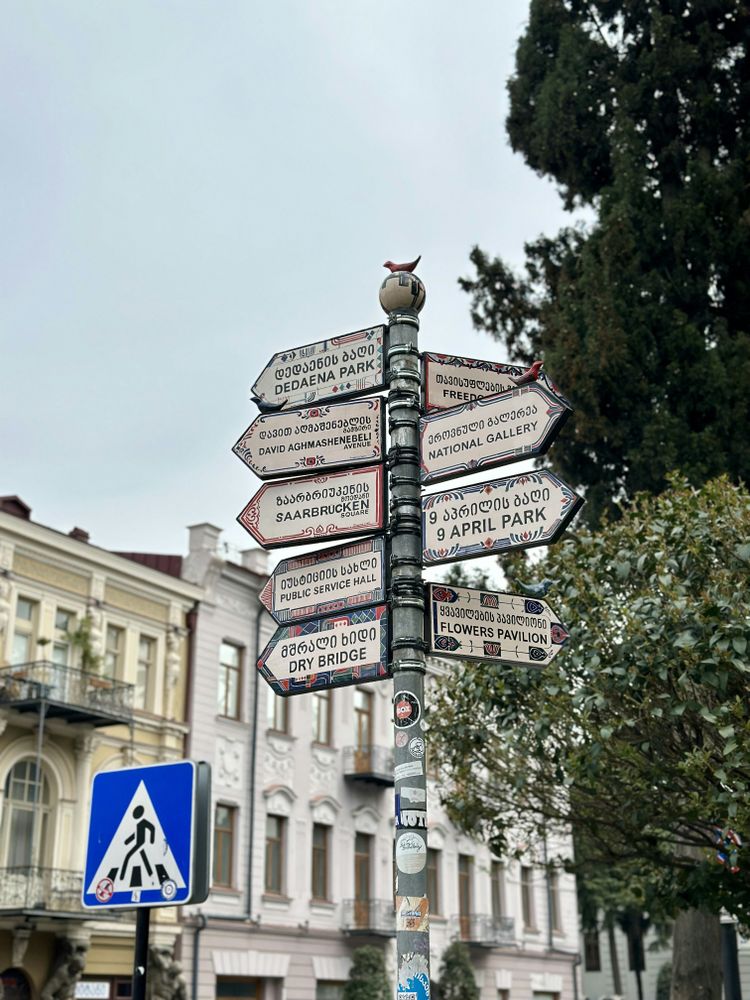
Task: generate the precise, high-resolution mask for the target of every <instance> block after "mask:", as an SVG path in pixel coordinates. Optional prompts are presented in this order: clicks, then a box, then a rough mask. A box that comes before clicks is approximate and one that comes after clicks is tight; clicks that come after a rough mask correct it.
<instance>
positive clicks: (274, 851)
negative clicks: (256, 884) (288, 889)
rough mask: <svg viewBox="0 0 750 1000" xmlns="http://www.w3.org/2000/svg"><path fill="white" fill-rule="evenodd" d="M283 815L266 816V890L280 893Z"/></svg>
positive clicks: (282, 882)
mask: <svg viewBox="0 0 750 1000" xmlns="http://www.w3.org/2000/svg"><path fill="white" fill-rule="evenodd" d="M285 823H286V821H285V819H284V817H283V816H266V876H265V889H266V892H273V893H276V894H277V895H281V893H282V892H283V891H284V833H285V829H284V827H285Z"/></svg>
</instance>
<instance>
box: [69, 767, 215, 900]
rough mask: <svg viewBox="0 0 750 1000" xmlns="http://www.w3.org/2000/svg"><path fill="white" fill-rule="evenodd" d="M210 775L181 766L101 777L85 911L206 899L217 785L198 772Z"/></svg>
mask: <svg viewBox="0 0 750 1000" xmlns="http://www.w3.org/2000/svg"><path fill="white" fill-rule="evenodd" d="M207 767H208V765H205V764H194V763H193V762H192V761H179V762H177V763H175V764H157V765H154V766H152V767H134V768H133V767H131V768H125V769H123V770H120V771H106V772H103V773H101V774H97V775H96V776H95V777H94V781H93V785H92V793H91V813H90V819H89V835H88V846H87V852H86V866H85V872H84V878H83V896H82V902H83V905H84V906H85V907H87V908H89V909H97V908H99V907H128V908H133V907H141V906H169V905H173V906H174V905H178V904H182V903H186V902H189V901H192V902H199V901H201V899H205V895H201V891H202V885H203V883H205V885H206V889H207V877H206V873H205V872H204V869H206V872H207V868H208V864H207V854H208V851H207V844H208V841H209V828H208V819H209V809H208V803H209V800H210V780H209V779H208V778H206V777H205V774H206V772H205V771H203V770H201V771H200V775H199V773H198V772H199V769H205V768H207ZM196 862H198V869H199V871H198V873H197V881H198V882H200V883H201V887H200V890H199V889H198V888H197V887H196V885H195V883H196V878H195V877H194V876H195V873H196ZM196 897H198V898H196Z"/></svg>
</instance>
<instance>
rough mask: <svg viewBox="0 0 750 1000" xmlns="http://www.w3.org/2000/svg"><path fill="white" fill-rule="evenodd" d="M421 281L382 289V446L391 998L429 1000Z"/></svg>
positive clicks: (399, 277)
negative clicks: (390, 730) (386, 498)
mask: <svg viewBox="0 0 750 1000" xmlns="http://www.w3.org/2000/svg"><path fill="white" fill-rule="evenodd" d="M424 297H425V292H424V285H423V284H422V282H421V281H420V279H419V278H417V277H416V275H414V274H411V273H408V272H405V271H397V272H396V273H394V274H391V275H389V276H388V277H387V278H386V279H385V281H384V282H383V284H382V286H381V289H380V304H381V306H382V307H383V309H384V310H385V311H386V312H387V313H388V329H389V334H388V343H389V347H388V352H387V356H386V357H387V369H388V376H387V377H388V379H389V385H390V391H389V393H388V427H389V430H390V435H391V439H390V440H391V444H390V450H389V452H388V466H389V470H390V477H389V478H390V483H389V485H390V519H389V524H390V532H389V535H390V538H389V542H388V552H389V556H390V558H389V564H390V571H391V586H390V598H391V619H392V638H391V663H392V667H391V669H392V672H393V692H394V696H393V712H394V718H393V725H394V744H395V745H394V763H395V767H394V779H395V780H394V787H395V794H396V803H395V805H396V843H395V863H396V871H395V877H396V955H397V964H396V968H397V973H398V986H397V994H396V1000H429V997H430V935H429V920H430V917H429V901H428V899H427V778H426V774H425V734H424V731H423V726H424V675H425V670H426V665H425V649H426V647H425V641H424V588H423V586H422V526H421V489H420V483H419V417H420V402H421V391H422V376H421V365H420V356H419V346H418V333H419V317H418V311H419V309H421V307H422V305H423V304H424Z"/></svg>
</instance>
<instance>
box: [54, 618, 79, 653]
mask: <svg viewBox="0 0 750 1000" xmlns="http://www.w3.org/2000/svg"><path fill="white" fill-rule="evenodd" d="M75 619H76V616H75V612H73V611H65V610H64V609H63V608H58V609H57V611H55V638H54V640H53V642H52V662H53V663H59V664H60V665H61V666H63V667H67V666H70V633H71V632H72V631H74V629H75Z"/></svg>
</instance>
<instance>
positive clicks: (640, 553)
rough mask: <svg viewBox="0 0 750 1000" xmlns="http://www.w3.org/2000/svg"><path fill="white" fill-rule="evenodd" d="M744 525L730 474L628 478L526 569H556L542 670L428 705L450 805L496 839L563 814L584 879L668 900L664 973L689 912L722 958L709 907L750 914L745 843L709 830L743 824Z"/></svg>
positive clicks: (459, 679) (468, 675) (748, 519)
mask: <svg viewBox="0 0 750 1000" xmlns="http://www.w3.org/2000/svg"><path fill="white" fill-rule="evenodd" d="M748 539H750V494H748V492H747V490H746V489H745V488H744V487H738V486H734V485H732V484H731V483H730V482H729V480H728V479H727V478H725V477H722V478H720V479H717V480H713V481H710V482H708V483H706V484H704V485H703V487H702V488H701V489H700V490H695V489H693V488H691V487H690V486H688V484H687V482H686V481H684V480H681V479H677V478H674V479H673V480H672V482H671V488H670V489H668V490H667V491H665V493H664V494H662V495H661V496H658V497H651V496H649V495H647V494H641V495H639V496H638V497H636V498H635V499H634V501H633V502H632V504H631V505H630V506H629V507H628V508H627V509H626V510H625V511H624V512H623V515H622V517H621V519H620V520H618V521H616V522H614V523H611V524H610V523H607V524H605V525H604V527H603V528H602V529H601V530H599V531H597V532H594V531H592V530H589V529H585V528H584V529H582V530H580V531H579V532H578V533H577V534H576V535H575V536H571V537H568V538H567V539H566V540H565V541H563V542H562V543H560V544H559V545H557V546H555V547H553V548H551V549H550V550H549V552H548V555H547V558H546V559H545V560H544V562H543V563H542V564H539V565H537V566H536V567H529V566H525V568H524V570H523V572H524V573H525V575H526V578H528V575H529V573H533V572H534V571H536V573H537V575H538V576H539V577H541V576H544V577H548V578H552V579H554V580H556V581H557V583H556V586H555V588H554V589H552V590H551V591H550V593H549V595H548V597H547V600H548V601H549V602H550V604H551V606H552V607H553V608H554V610H555V611H556V612H557V614H559V616H560V619H561V621H562V622H564V623H565V624H566V625H568V626H569V627H570V629H571V638H570V642H569V648H568V649H567V651H566V652H564V653H563V654H561V655H560V656H558V657H557V658H556V659H555V660H553V661H552V662H551V663H549V664H548V665H547V666H546V667H545V668H543V669H540V670H528V669H521V668H513V667H507V666H501V665H496V664H483V665H482V666H481V668H477V667H476V666H466V667H465V668H464V669H462V670H456V671H451V672H449V673H448V674H447V675H446V676H445V677H444V678H442V679H441V681H440V683H439V685H438V689H437V692H436V697H435V700H434V706H435V707H434V710H433V711H432V712H431V715H430V728H431V736H432V746H433V749H434V750H435V751H436V752H437V753H438V756H439V758H440V759H441V763H442V765H443V767H444V769H445V770H446V773H447V776H448V777H449V778H450V782H451V791H450V792H449V794H448V800H447V805H448V808H449V812H450V814H451V816H452V818H453V819H454V820H455V821H457V822H458V823H459V824H460V825H461V826H463V827H464V828H466V829H470V830H473V831H474V832H475V833H476V832H479V833H480V835H483V836H485V837H487V838H488V839H489V841H490V843H491V844H492V845H493V848H494V850H496V851H497V852H500V853H504V854H509V853H510V854H512V853H513V845H514V844H515V843H516V842H517V840H518V831H519V830H520V831H521V835H522V836H523V835H524V834H526V835H527V839H533V837H534V836H535V835H536V836H539V835H540V834H541V832H542V831H543V830H544V828H545V827H546V828H547V829H550V828H552V829H554V828H555V827H558V828H559V829H560V830H567V829H571V828H572V830H573V834H574V837H575V840H576V847H577V851H578V857H579V859H580V866H581V867H580V868H579V870H582V871H583V875H584V878H599V879H600V880H601V879H602V878H603V877H604V876H606V877H607V878H610V879H613V880H614V888H615V889H616V887H617V883H618V882H619V884H620V886H621V885H623V884H627V885H628V886H629V890H630V893H631V898H632V903H633V905H635V906H637V907H639V908H640V909H646V910H648V911H649V913H650V915H651V916H652V917H654V916H656V917H659V916H663V915H665V914H672V913H677V919H676V924H675V974H674V977H673V983H674V982H677V981H681V980H680V978H679V976H678V971H679V968H680V966H679V959H680V955H679V954H678V949H679V947H680V946H681V945H682V944H684V943H685V942H686V941H687V938H688V935H687V934H683V936H682V937H680V934H679V932H680V930H681V928H684V926H685V925H686V922H688V923H690V922H692V923H690V927H688V931H689V933H690V934H693V935H700V936H701V937H702V938H703V939H704V940H709V939H711V938H712V936H714V935H715V937H716V942H717V948H716V961H717V962H718V919H716V917H715V914H717V913H718V911H719V909H720V908H721V907H722V906H726V907H727V909H729V910H730V912H732V913H736V914H738V915H740V916H741V918H742V919H743V920H744V919H746V918H747V916H750V872H748V871H746V870H745V867H744V861H743V860H742V855H743V851H742V849H740V851H739V859H740V860H739V862H738V863H739V866H740V871H739V872H736V873H735V874H732V873H731V872H730V871H729V866H726V865H721V864H719V863H718V862H717V853H716V852H717V848H716V844H715V839H716V835H717V828H718V829H719V830H722V831H726V830H727V829H729V828H734V829H736V830H738V831H745V832H747V831H750V796H749V795H748V791H749V790H750V704H749V703H748V698H747V687H748V675H749V674H750V664H749V663H748V658H747V650H748V638H749V637H750V591H749V590H748V586H747V585H748V570H749V569H750V543H749V542H748ZM508 568H509V570H510V572H511V573H518V575H521V572H522V571H521V559H520V558H519V559H513V558H510V559H509V560H508ZM528 613H529V614H532V613H533V606H530V607H529V610H528ZM518 627H519V628H521V627H522V626H520V625H519V626H518ZM605 888H606V887H605ZM594 891H595V893H596V892H599V893H601V891H602V886H601V884H600V885H599V886H598V887H597V886H595V887H594ZM704 951H706V952H708V951H710V949H708V948H706V949H698V950H697V951H696V950H695V949H692V950H691V951H689V952H688V954H699V953H700V954H703V952H704ZM718 973H719V970H718V965H716V966H715V967H714V968H713V970H711V969H708V970H706V971H705V975H706V977H707V979H708V980H710V983H711V984H712V985H710V986H709V987H707V992H706V993H705V996H707V997H710V996H715V995H717V994H716V975H718ZM695 975H697V973H695ZM673 989H674V987H673ZM676 995H680V994H679V993H677V994H676Z"/></svg>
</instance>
